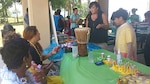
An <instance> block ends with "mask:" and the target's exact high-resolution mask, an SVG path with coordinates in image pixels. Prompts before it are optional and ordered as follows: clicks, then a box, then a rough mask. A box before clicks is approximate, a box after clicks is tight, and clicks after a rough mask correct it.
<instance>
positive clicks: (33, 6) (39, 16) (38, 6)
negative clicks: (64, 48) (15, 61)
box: [28, 0, 50, 48]
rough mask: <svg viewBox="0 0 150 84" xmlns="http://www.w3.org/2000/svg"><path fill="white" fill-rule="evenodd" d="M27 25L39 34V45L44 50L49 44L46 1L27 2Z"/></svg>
mask: <svg viewBox="0 0 150 84" xmlns="http://www.w3.org/2000/svg"><path fill="white" fill-rule="evenodd" d="M28 8H29V9H28V12H29V24H30V25H31V26H36V27H37V29H38V30H39V32H40V36H41V40H40V44H41V45H42V47H43V48H46V47H47V46H48V45H49V44H50V21H49V6H48V0H28Z"/></svg>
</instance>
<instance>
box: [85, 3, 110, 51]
mask: <svg viewBox="0 0 150 84" xmlns="http://www.w3.org/2000/svg"><path fill="white" fill-rule="evenodd" d="M89 8H90V13H89V14H88V16H87V20H86V27H89V28H91V32H90V40H89V42H91V43H95V44H97V45H99V46H100V47H102V48H104V49H106V48H107V38H108V34H107V29H108V28H109V27H108V19H107V16H106V15H105V14H104V13H103V12H102V10H101V8H100V5H99V3H97V2H91V3H90V5H89Z"/></svg>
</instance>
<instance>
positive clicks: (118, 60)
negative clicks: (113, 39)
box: [117, 50, 122, 65]
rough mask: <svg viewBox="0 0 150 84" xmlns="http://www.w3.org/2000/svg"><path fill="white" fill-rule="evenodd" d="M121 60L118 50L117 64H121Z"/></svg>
mask: <svg viewBox="0 0 150 84" xmlns="http://www.w3.org/2000/svg"><path fill="white" fill-rule="evenodd" d="M121 62H122V60H121V54H120V50H118V53H117V64H118V65H119V64H121Z"/></svg>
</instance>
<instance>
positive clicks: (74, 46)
mask: <svg viewBox="0 0 150 84" xmlns="http://www.w3.org/2000/svg"><path fill="white" fill-rule="evenodd" d="M72 56H73V57H74V58H76V57H77V56H78V46H77V43H76V42H73V44H72Z"/></svg>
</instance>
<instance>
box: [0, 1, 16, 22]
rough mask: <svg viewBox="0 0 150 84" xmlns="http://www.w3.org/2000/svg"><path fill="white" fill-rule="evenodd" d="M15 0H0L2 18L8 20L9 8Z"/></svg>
mask: <svg viewBox="0 0 150 84" xmlns="http://www.w3.org/2000/svg"><path fill="white" fill-rule="evenodd" d="M14 1H15V0H0V16H1V18H2V19H1V20H3V21H6V19H7V17H8V14H7V9H8V8H9V7H11V6H12V4H13V2H14ZM7 21H8V20H7ZM1 22H2V21H1Z"/></svg>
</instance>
